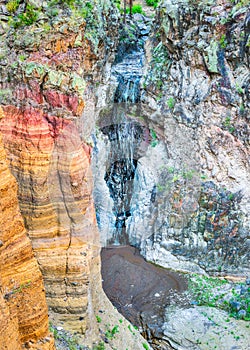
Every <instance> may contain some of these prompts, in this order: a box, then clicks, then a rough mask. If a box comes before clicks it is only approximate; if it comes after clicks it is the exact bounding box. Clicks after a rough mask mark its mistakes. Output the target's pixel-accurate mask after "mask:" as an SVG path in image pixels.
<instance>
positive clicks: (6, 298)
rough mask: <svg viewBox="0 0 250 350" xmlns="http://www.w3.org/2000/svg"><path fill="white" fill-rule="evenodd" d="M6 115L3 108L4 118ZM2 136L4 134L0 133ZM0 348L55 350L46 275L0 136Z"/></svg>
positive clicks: (0, 111)
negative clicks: (22, 210) (28, 232)
mask: <svg viewBox="0 0 250 350" xmlns="http://www.w3.org/2000/svg"><path fill="white" fill-rule="evenodd" d="M1 117H3V113H2V110H1V109H0V119H1ZM0 137H1V135H0ZM0 261H1V264H0V310H1V311H0V330H1V336H0V349H1V350H5V349H6V350H12V349H13V350H17V349H21V347H22V345H26V346H28V347H29V348H30V349H39V350H50V349H51V350H52V349H54V341H53V339H52V338H51V336H50V335H49V333H48V310H47V305H46V300H45V292H44V286H43V281H42V275H41V272H40V270H39V267H38V264H37V261H36V259H35V258H34V255H33V252H32V247H31V243H30V240H29V238H28V236H27V234H26V230H25V228H24V224H23V219H22V217H21V214H20V212H19V206H18V200H17V184H16V181H15V178H14V177H13V176H12V175H11V173H10V170H9V168H8V165H7V160H6V154H5V150H4V149H3V144H2V139H1V138H0Z"/></svg>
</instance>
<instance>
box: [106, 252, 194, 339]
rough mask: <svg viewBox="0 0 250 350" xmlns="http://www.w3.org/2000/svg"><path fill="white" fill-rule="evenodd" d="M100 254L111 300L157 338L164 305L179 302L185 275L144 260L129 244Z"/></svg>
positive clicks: (124, 313)
mask: <svg viewBox="0 0 250 350" xmlns="http://www.w3.org/2000/svg"><path fill="white" fill-rule="evenodd" d="M101 258H102V279H103V289H104V291H105V293H106V295H107V296H108V298H109V299H110V301H111V302H112V303H113V305H114V306H115V307H116V308H117V309H118V311H119V312H120V313H121V314H122V315H123V316H124V317H126V318H127V319H128V320H129V321H130V322H131V323H132V324H133V325H135V326H137V327H139V328H140V330H141V332H142V333H144V335H145V336H146V337H147V338H152V337H153V338H158V337H159V338H160V337H161V336H160V333H161V325H162V324H163V322H164V315H165V312H166V308H167V307H168V306H169V305H170V304H173V303H175V302H179V300H180V298H178V295H180V294H181V293H182V292H183V291H185V290H186V288H187V282H186V279H185V278H184V277H183V276H182V275H180V274H178V273H175V272H173V271H170V270H167V269H164V268H162V267H159V266H156V265H154V264H151V263H148V262H146V260H145V259H144V258H143V257H142V256H141V255H140V254H139V250H138V249H136V248H134V247H131V246H123V247H117V246H115V247H109V248H104V249H102V252H101ZM175 300H176V301H175ZM145 333H146V334H145Z"/></svg>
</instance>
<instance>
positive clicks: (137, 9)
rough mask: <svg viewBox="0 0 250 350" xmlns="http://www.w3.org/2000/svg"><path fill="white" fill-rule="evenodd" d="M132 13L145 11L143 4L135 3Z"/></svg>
mask: <svg viewBox="0 0 250 350" xmlns="http://www.w3.org/2000/svg"><path fill="white" fill-rule="evenodd" d="M132 13H133V14H135V13H143V10H142V6H141V5H133V7H132Z"/></svg>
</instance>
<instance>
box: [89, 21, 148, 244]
mask: <svg viewBox="0 0 250 350" xmlns="http://www.w3.org/2000/svg"><path fill="white" fill-rule="evenodd" d="M133 27H134V24H133V23H131V28H133ZM141 37H142V35H141V33H140V29H139V28H137V43H136V44H134V43H133V45H128V44H126V48H123V49H122V50H120V51H119V48H118V52H121V51H122V55H121V54H118V55H117V56H119V57H117V58H116V60H115V63H114V65H113V66H112V69H111V78H110V81H112V82H113V85H114V86H115V89H114V92H113V101H112V106H108V108H105V110H104V112H103V113H102V115H101V123H100V124H101V127H100V130H101V132H102V135H105V136H106V137H107V138H108V141H109V150H108V156H107V158H108V159H107V160H106V165H105V166H106V169H105V175H104V180H105V182H106V186H107V187H108V190H109V197H110V198H111V200H112V209H111V210H112V214H113V217H112V218H111V220H109V224H108V230H109V233H108V234H107V236H108V237H107V238H106V239H105V240H106V242H105V243H104V244H105V245H121V244H122V245H123V244H129V243H130V242H129V238H128V236H127V233H126V222H127V219H128V218H129V217H130V216H132V215H133V213H132V212H131V210H130V201H131V198H132V194H133V181H134V177H135V172H136V167H137V161H138V158H139V150H140V144H141V142H142V140H143V137H144V136H143V133H144V130H143V126H142V125H141V124H140V123H139V122H138V119H136V116H137V113H138V112H137V111H138V109H139V108H138V107H139V105H140V98H141V96H140V80H141V77H142V74H143V64H144V40H145V39H146V37H145V36H144V37H143V38H141ZM120 45H123V44H122V43H121V44H120ZM105 107H106V106H105ZM94 152H96V153H98V147H96V149H94ZM98 156H99V155H98V154H96V159H97V160H96V161H97V162H98ZM98 175H100V174H96V176H98ZM96 192H98V190H97V191H96ZM95 197H96V198H98V199H96V203H97V202H98V203H99V204H100V207H103V208H104V204H103V201H105V199H104V198H101V197H102V196H101V194H100V193H96V196H95ZM105 197H106V198H107V194H106V193H105ZM109 209H110V208H109ZM97 211H98V210H97ZM103 214H104V215H106V216H107V212H106V213H105V212H104V210H103ZM101 215H102V214H99V213H98V216H97V221H98V222H99V224H100V221H101V219H102V218H100V216H101ZM108 216H109V217H111V215H110V213H109V214H108ZM105 220H106V219H103V221H105ZM100 225H101V224H100Z"/></svg>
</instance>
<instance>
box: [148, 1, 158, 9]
mask: <svg viewBox="0 0 250 350" xmlns="http://www.w3.org/2000/svg"><path fill="white" fill-rule="evenodd" d="M158 2H159V0H146V3H147V5H148V6H153V7H154V8H156V7H157V5H158Z"/></svg>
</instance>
